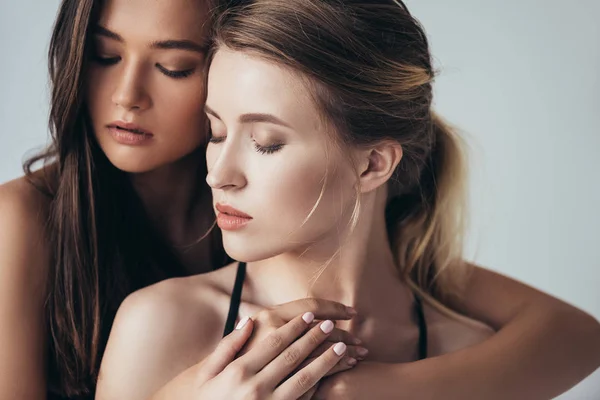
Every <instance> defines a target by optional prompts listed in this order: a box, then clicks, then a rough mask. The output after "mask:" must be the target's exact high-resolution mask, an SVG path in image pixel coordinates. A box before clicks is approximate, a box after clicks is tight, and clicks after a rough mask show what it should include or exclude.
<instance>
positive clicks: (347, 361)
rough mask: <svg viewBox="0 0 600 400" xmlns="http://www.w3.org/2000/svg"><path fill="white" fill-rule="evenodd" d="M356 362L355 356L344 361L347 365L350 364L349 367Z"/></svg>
mask: <svg viewBox="0 0 600 400" xmlns="http://www.w3.org/2000/svg"><path fill="white" fill-rule="evenodd" d="M357 362H358V361H357V360H356V358H352V357H350V358H349V359H348V360H346V363H347V364H348V365H350V366H351V367H352V366H355V365H356V363H357Z"/></svg>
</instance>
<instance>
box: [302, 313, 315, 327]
mask: <svg viewBox="0 0 600 400" xmlns="http://www.w3.org/2000/svg"><path fill="white" fill-rule="evenodd" d="M302 319H303V320H304V322H306V323H307V324H310V323H311V322H313V320H314V319H315V314H313V313H311V312H307V313H306V314H304V315H303V316H302Z"/></svg>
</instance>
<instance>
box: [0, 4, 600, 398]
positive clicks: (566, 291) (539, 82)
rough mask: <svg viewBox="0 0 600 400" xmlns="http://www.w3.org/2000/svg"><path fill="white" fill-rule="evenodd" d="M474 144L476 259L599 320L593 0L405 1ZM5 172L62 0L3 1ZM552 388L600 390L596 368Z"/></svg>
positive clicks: (36, 143)
mask: <svg viewBox="0 0 600 400" xmlns="http://www.w3.org/2000/svg"><path fill="white" fill-rule="evenodd" d="M406 3H407V5H408V7H409V9H410V10H411V11H412V13H413V14H414V15H415V16H416V17H417V18H418V19H419V20H420V21H421V22H422V23H423V25H424V26H425V28H426V30H427V32H428V34H429V37H430V40H431V45H432V49H433V54H434V56H435V60H436V66H437V68H438V69H439V76H438V79H437V82H436V93H435V95H436V97H435V103H436V109H437V111H438V112H439V113H441V114H442V115H443V116H445V117H446V118H447V119H449V120H450V122H452V123H453V124H455V125H458V126H459V127H461V128H462V130H463V132H464V134H465V136H466V137H467V139H468V142H469V144H470V147H471V153H470V155H471V160H470V165H471V168H470V171H471V216H472V218H471V225H470V232H469V236H468V243H467V255H468V257H469V258H470V259H472V260H474V261H476V262H477V263H479V264H481V265H484V266H486V267H488V268H491V269H493V270H496V271H499V272H501V273H503V274H506V275H509V276H511V277H514V278H516V279H519V280H521V281H524V282H526V283H528V284H530V285H532V286H534V287H536V288H539V289H541V290H544V291H546V292H549V293H551V294H552V295H554V296H557V297H559V298H561V299H564V300H566V301H568V302H570V303H572V304H574V305H576V306H578V307H580V308H582V309H584V310H585V311H587V312H589V313H591V314H593V315H594V316H595V317H596V318H600V290H599V288H600V257H599V256H598V249H599V247H600V234H599V233H598V227H599V226H600V212H599V211H598V207H600V189H599V187H598V184H599V183H600V181H599V179H598V177H597V174H598V172H600V157H598V156H599V149H600V28H599V26H600V24H598V22H597V21H598V19H599V18H600V0H574V1H570V2H566V1H555V0H505V1H490V0H454V1H448V0H407V1H406ZM0 4H1V5H0V54H1V58H2V60H1V61H0V93H1V97H0V124H1V125H0V126H1V129H0V182H4V181H7V180H10V179H13V178H16V177H18V176H19V175H21V163H22V161H23V159H24V156H25V154H28V153H29V154H30V152H31V150H32V149H36V148H40V147H41V146H43V145H44V144H45V143H46V140H47V138H48V129H47V114H48V84H47V66H46V64H47V63H46V53H47V47H48V42H49V38H50V32H51V27H52V23H53V20H54V17H55V15H56V11H57V9H58V4H59V1H58V0H43V1H42V0H35V1H34V0H19V1H9V0H1V3H0ZM560 399H563V400H565V399H577V400H579V399H600V372H599V371H597V372H596V373H595V374H594V375H592V376H591V377H590V378H588V379H586V380H585V381H584V382H582V383H581V384H580V385H578V386H577V387H575V388H574V389H573V390H571V391H570V392H568V393H567V394H565V395H563V396H561V397H560Z"/></svg>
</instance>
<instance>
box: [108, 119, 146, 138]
mask: <svg viewBox="0 0 600 400" xmlns="http://www.w3.org/2000/svg"><path fill="white" fill-rule="evenodd" d="M108 128H109V129H119V130H121V131H126V132H131V133H135V134H138V135H150V136H152V132H150V131H147V130H146V129H144V128H142V127H141V126H139V125H137V124H134V123H130V122H124V121H114V122H112V123H110V124H109V125H108Z"/></svg>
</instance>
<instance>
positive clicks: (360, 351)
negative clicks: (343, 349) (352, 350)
mask: <svg viewBox="0 0 600 400" xmlns="http://www.w3.org/2000/svg"><path fill="white" fill-rule="evenodd" d="M356 353H357V354H358V355H359V356H361V357H365V356H366V355H367V354H369V350H367V349H365V348H364V347H359V348H357V349H356Z"/></svg>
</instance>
